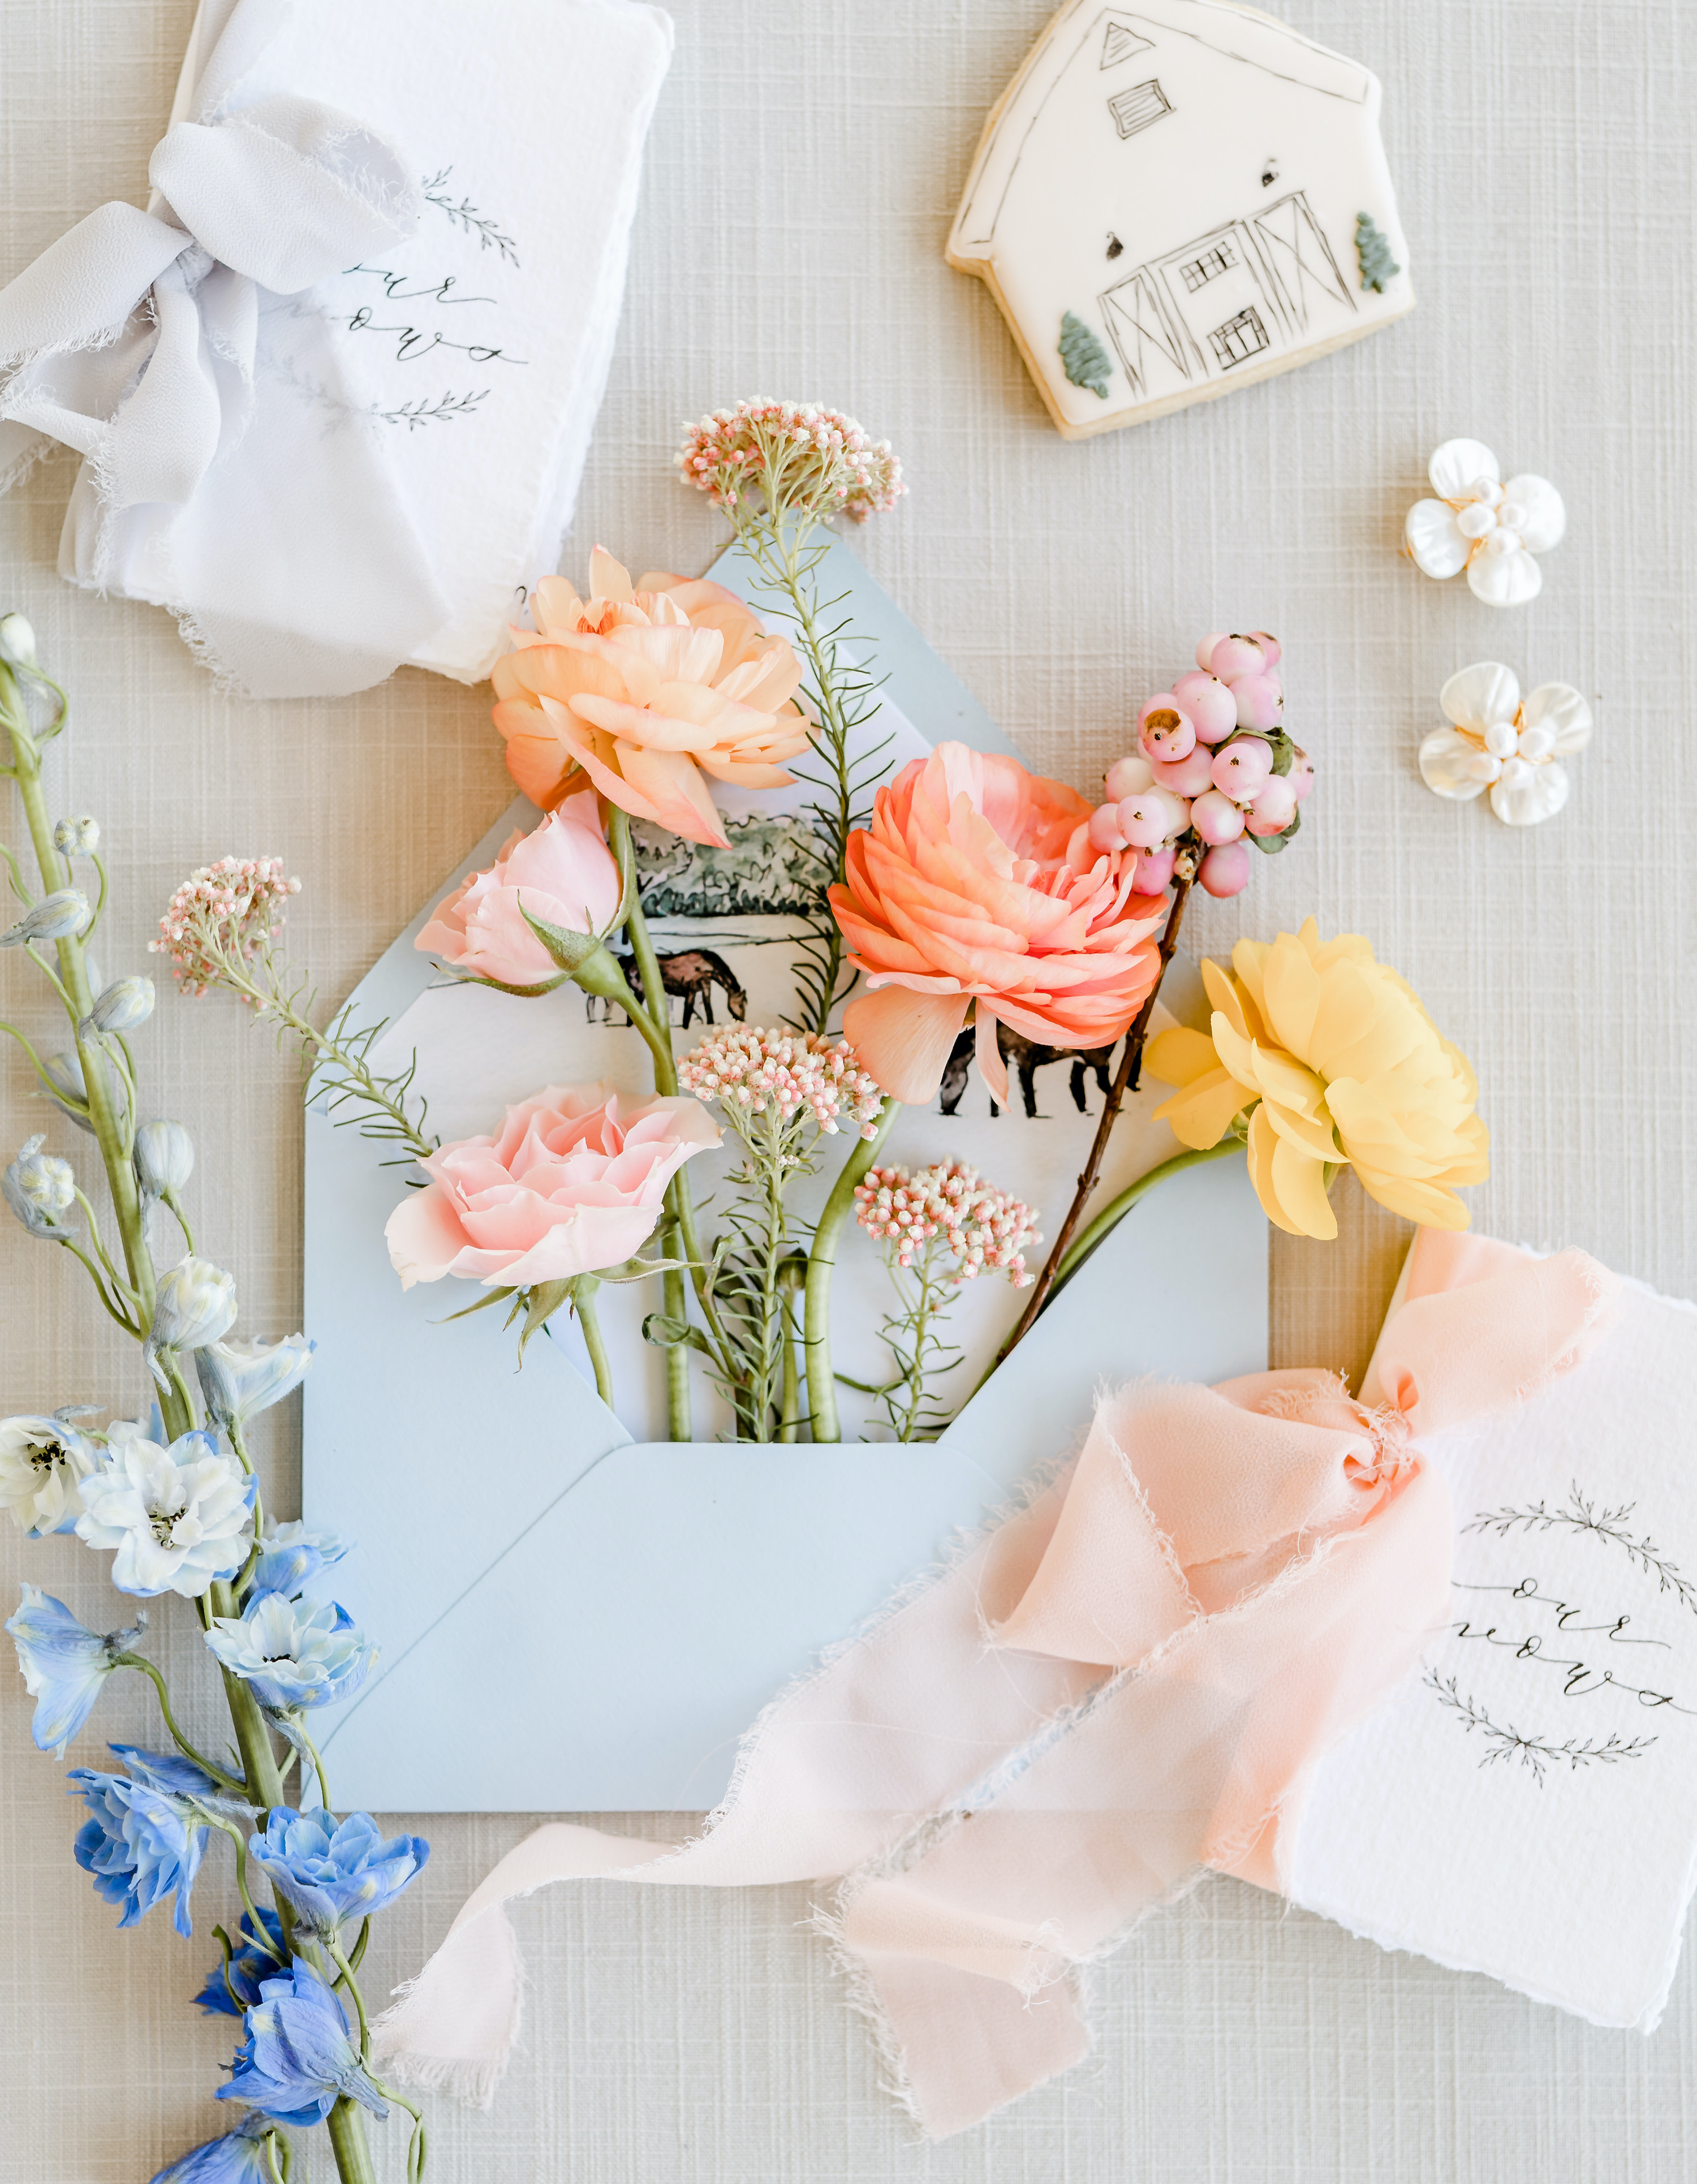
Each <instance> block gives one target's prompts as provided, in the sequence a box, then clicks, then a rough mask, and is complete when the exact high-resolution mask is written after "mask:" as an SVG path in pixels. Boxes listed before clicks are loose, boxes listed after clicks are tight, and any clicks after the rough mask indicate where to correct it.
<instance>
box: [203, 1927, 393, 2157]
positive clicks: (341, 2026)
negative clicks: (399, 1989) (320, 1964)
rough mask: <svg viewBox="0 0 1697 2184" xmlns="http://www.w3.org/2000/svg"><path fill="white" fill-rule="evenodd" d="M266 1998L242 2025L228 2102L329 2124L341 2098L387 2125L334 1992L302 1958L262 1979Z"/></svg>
mask: <svg viewBox="0 0 1697 2184" xmlns="http://www.w3.org/2000/svg"><path fill="white" fill-rule="evenodd" d="M259 1995H260V1999H259V2001H258V2002H256V2003H254V2004H253V2008H252V2009H249V2011H248V2014H247V2015H246V2017H245V2018H244V2019H243V2020H242V2026H243V2032H244V2037H243V2039H242V2045H241V2046H240V2047H239V2048H237V2049H236V2060H235V2061H234V2062H233V2063H232V2064H231V2066H230V2067H231V2079H230V2083H229V2084H228V2085H227V2086H220V2087H219V2088H218V2096H217V2097H218V2098H219V2099H220V2101H246V2102H247V2103H248V2105H249V2106H250V2107H251V2108H256V2109H260V2110H261V2111H262V2112H263V2113H264V2114H266V2115H269V2116H275V2118H276V2119H277V2120H278V2122H279V2123H292V2124H299V2125H301V2126H303V2127H304V2126H306V2125H309V2124H314V2123H322V2122H323V2121H324V2119H325V2117H326V2116H327V2115H328V2114H330V2111H331V2109H332V2108H333V2107H334V2106H335V2105H336V2102H337V2096H338V2095H340V2094H342V2093H346V2094H347V2095H348V2098H350V2099H351V2100H356V2101H358V2102H359V2103H360V2104H361V2106H362V2107H364V2108H368V2109H370V2111H371V2113H372V2114H373V2115H375V2116H376V2117H378V2118H379V2119H380V2120H381V2118H383V2117H385V2116H387V2114H388V2113H389V2108H388V2103H387V2102H386V2101H385V2100H384V2098H383V2097H382V2095H381V2093H380V2092H378V2090H377V2088H376V2086H375V2085H373V2084H372V2082H371V2080H370V2077H369V2076H368V2075H367V2074H366V2071H365V2067H364V2064H362V2063H361V2061H360V2060H359V2054H358V2053H357V2052H356V2050H355V2048H354V2046H353V2042H352V2041H351V2040H350V2039H349V2038H348V2018H347V2014H346V2012H345V2011H344V2010H343V2009H342V2004H341V2003H340V2002H339V2001H338V2000H337V1997H336V1995H335V1993H334V1992H333V1991H332V1990H331V1988H330V1987H329V1986H326V1985H325V1981H323V1980H322V1979H320V1976H319V1975H318V1974H317V1973H316V1972H315V1971H314V1970H313V1968H312V1966H311V1965H310V1964H305V1963H303V1961H302V1960H301V1958H298V1957H297V1958H295V1960H294V1963H293V1964H292V1966H291V1967H290V1969H289V1970H287V1971H286V1972H281V1973H279V1975H277V1977H276V1978H275V1979H268V1980H264V1981H261V1983H260V1987H259Z"/></svg>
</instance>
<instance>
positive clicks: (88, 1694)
mask: <svg viewBox="0 0 1697 2184" xmlns="http://www.w3.org/2000/svg"><path fill="white" fill-rule="evenodd" d="M6 1628H7V1630H9V1631H10V1632H11V1634H12V1642H13V1644H14V1646H16V1647H17V1649H18V1666H19V1668H20V1669H22V1670H23V1672H24V1688H25V1691H28V1693H29V1694H30V1697H31V1698H32V1699H34V1700H35V1701H36V1719H35V1720H34V1722H33V1723H32V1724H31V1735H32V1736H34V1738H35V1740H36V1750H37V1751H38V1752H52V1754H53V1758H55V1759H63V1758H64V1748H65V1747H66V1745H68V1744H69V1743H70V1741H71V1739H72V1737H74V1736H75V1735H76V1733H77V1731H78V1730H80V1729H81V1727H82V1724H84V1722H86V1720H87V1719H88V1717H89V1715H90V1714H91V1713H93V1711H94V1702H95V1701H96V1700H97V1698H98V1697H100V1693H101V1690H102V1687H103V1685H104V1684H105V1681H106V1679H107V1678H108V1676H109V1675H110V1674H112V1671H113V1670H114V1669H115V1668H116V1667H117V1665H118V1663H119V1661H120V1658H122V1656H123V1655H124V1654H125V1653H126V1652H128V1651H129V1649H130V1647H131V1646H132V1645H133V1644H134V1643H135V1641H136V1639H138V1638H139V1637H140V1636H141V1635H142V1631H143V1630H145V1629H146V1628H147V1617H146V1616H145V1615H144V1616H143V1617H142V1619H141V1621H140V1622H139V1623H136V1624H133V1625H132V1626H131V1628H130V1629H129V1630H109V1631H108V1632H107V1634H106V1635H105V1636H104V1637H102V1636H101V1635H99V1633H98V1632H97V1631H94V1630H86V1629H85V1628H84V1626H83V1625H82V1624H81V1623H79V1622H78V1621H77V1619H76V1618H75V1616H74V1615H73V1614H72V1613H71V1612H70V1609H69V1608H68V1607H66V1606H65V1604H64V1602H63V1601H62V1600H55V1599H54V1598H53V1595H52V1594H51V1593H49V1592H43V1591H42V1589H41V1587H40V1586H39V1585H25V1587H24V1601H23V1605H22V1606H21V1607H19V1610H18V1612H17V1613H16V1614H15V1615H14V1616H13V1617H11V1618H10V1619H9V1620H8V1623H7V1624H6Z"/></svg>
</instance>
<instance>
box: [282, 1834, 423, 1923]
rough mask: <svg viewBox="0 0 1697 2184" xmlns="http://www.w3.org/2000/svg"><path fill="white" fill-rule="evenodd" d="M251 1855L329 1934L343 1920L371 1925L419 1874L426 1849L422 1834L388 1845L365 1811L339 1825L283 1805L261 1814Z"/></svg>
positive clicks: (303, 1915) (304, 1914) (296, 1905)
mask: <svg viewBox="0 0 1697 2184" xmlns="http://www.w3.org/2000/svg"><path fill="white" fill-rule="evenodd" d="M248 1855H249V1856H250V1857H251V1858H253V1859H254V1860H255V1861H256V1863H257V1864H259V1865H260V1866H261V1867H263V1869H264V1874H265V1877H266V1879H267V1880H269V1881H270V1883H271V1886H273V1887H274V1888H276V1889H280V1890H281V1892H282V1893H283V1894H284V1895H285V1896H287V1897H288V1899H289V1902H290V1903H291V1904H292V1906H293V1907H294V1909H295V1912H296V1914H297V1915H298V1917H299V1918H301V1919H306V1920H309V1921H310V1923H311V1924H312V1925H313V1926H314V1927H315V1928H316V1929H317V1930H318V1931H320V1933H323V1934H325V1935H333V1934H334V1933H335V1931H336V1930H337V1927H338V1926H339V1925H341V1924H342V1921H343V1920H344V1919H369V1918H370V1917H371V1916H372V1915H373V1914H375V1913H376V1912H379V1911H381V1910H383V1909H384V1908H386V1907H387V1905H389V1904H391V1903H393V1902H394V1900H395V1898H396V1897H398V1895H399V1894H400V1892H401V1891H402V1890H403V1888H404V1887H405V1886H407V1884H408V1883H409V1881H410V1880H413V1879H414V1877H415V1875H417V1874H419V1873H420V1872H421V1871H422V1870H423V1869H424V1864H425V1860H426V1858H428V1857H429V1856H430V1845H429V1844H428V1843H427V1842H426V1841H425V1840H424V1838H423V1837H422V1836H395V1837H394V1838H393V1839H392V1841H388V1842H385V1841H383V1838H382V1835H381V1830H379V1828H378V1826H377V1823H376V1821H375V1820H374V1819H372V1818H371V1816H370V1814H369V1813H350V1814H348V1818H347V1819H345V1820H342V1821H341V1822H339V1823H338V1821H337V1819H336V1816H335V1814H333V1813H326V1812H324V1811H322V1810H318V1811H314V1812H310V1813H292V1812H291V1811H290V1810H289V1809H288V1808H287V1806H286V1805H285V1806H278V1807H277V1808H275V1810H274V1811H272V1812H271V1813H270V1814H268V1815H267V1816H266V1821H265V1829H264V1834H263V1835H256V1836H253V1837H251V1838H250V1840H249V1841H248Z"/></svg>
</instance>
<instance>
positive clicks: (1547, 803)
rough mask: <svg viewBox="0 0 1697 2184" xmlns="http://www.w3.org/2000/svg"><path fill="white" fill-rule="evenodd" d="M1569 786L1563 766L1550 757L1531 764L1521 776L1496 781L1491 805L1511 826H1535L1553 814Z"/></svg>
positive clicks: (1558, 809)
mask: <svg viewBox="0 0 1697 2184" xmlns="http://www.w3.org/2000/svg"><path fill="white" fill-rule="evenodd" d="M1571 786H1572V783H1570V782H1569V781H1568V778H1567V769H1566V766H1557V765H1556V764H1555V762H1554V760H1552V761H1551V762H1550V765H1548V766H1533V767H1532V768H1531V769H1530V770H1529V772H1528V774H1527V777H1525V778H1524V779H1522V780H1520V781H1516V782H1513V783H1510V782H1506V781H1499V782H1498V783H1496V784H1495V786H1494V788H1492V790H1491V809H1492V811H1494V812H1495V813H1496V815H1497V816H1498V818H1499V819H1501V820H1503V821H1504V822H1505V823H1506V824H1507V825H1509V826H1511V827H1536V826H1537V825H1538V822H1539V821H1540V820H1544V819H1553V818H1554V817H1555V815H1556V813H1557V812H1558V811H1560V810H1561V807H1562V805H1564V804H1565V803H1566V801H1567V792H1568V789H1569V788H1570V787H1571Z"/></svg>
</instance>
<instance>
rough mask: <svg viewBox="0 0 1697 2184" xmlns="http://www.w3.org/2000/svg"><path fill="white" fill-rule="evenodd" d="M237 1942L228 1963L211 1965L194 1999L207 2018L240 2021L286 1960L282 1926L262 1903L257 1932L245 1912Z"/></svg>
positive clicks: (238, 1928)
mask: <svg viewBox="0 0 1697 2184" xmlns="http://www.w3.org/2000/svg"><path fill="white" fill-rule="evenodd" d="M236 1941H237V1942H238V1943H239V1944H240V1946H239V1947H236V1948H235V1949H233V1950H232V1951H231V1956H230V1961H229V1963H228V1964H221V1963H220V1964H214V1966H213V1968H212V1970H210V1971H209V1973H208V1974H207V1975H206V1985H205V1986H203V1987H202V1989H201V1991H200V1992H199V1993H198V1995H196V1997H195V2000H196V2002H197V2003H198V2004H199V2005H200V2007H201V2008H202V2009H203V2010H204V2011H205V2012H206V2013H207V2014H208V2016H209V2017H214V2016H218V2017H240V2016H241V2014H242V2012H243V2010H245V2009H248V2008H250V2007H251V2006H252V2004H253V2003H256V2002H257V2001H258V2000H259V1982H260V1981H261V1980H268V1979H272V1978H275V1975H276V1974H277V1973H278V1972H280V1971H281V1970H282V1969H283V1966H284V1965H285V1964H287V1962H288V1960H289V1953H288V1951H287V1949H286V1948H285V1947H283V1922H282V1920H281V1919H280V1918H278V1916H277V1914H276V1913H275V1911H272V1910H269V1909H267V1908H266V1907H265V1906H264V1904H263V1903H262V1904H261V1905H260V1906H259V1931H258V1932H257V1933H256V1932H255V1931H254V1929H253V1919H251V1918H250V1917H249V1916H248V1914H247V1912H245V1911H244V1912H243V1913H242V1924H241V1925H239V1926H238V1927H237V1928H236ZM232 1997H233V1999H232Z"/></svg>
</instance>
